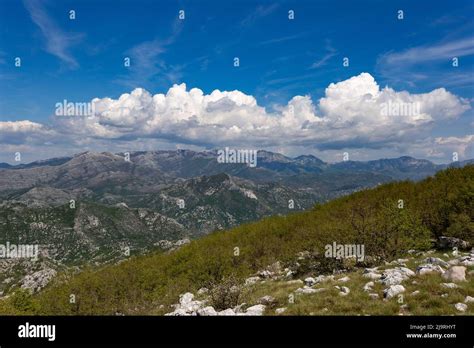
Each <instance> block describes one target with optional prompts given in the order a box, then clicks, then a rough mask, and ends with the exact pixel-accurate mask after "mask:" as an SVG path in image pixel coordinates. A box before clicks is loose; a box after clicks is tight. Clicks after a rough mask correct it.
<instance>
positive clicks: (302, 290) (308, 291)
mask: <svg viewBox="0 0 474 348" xmlns="http://www.w3.org/2000/svg"><path fill="white" fill-rule="evenodd" d="M324 290H326V289H325V288H319V289H312V288H299V289H297V290H296V291H295V293H297V294H305V295H308V294H316V293H318V292H321V291H324Z"/></svg>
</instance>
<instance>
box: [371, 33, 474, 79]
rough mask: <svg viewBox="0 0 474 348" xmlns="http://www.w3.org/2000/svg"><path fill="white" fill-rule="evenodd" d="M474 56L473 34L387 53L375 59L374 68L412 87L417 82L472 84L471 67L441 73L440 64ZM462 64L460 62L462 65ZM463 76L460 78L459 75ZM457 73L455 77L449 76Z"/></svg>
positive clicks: (385, 75) (383, 74)
mask: <svg viewBox="0 0 474 348" xmlns="http://www.w3.org/2000/svg"><path fill="white" fill-rule="evenodd" d="M472 55H474V36H468V37H463V38H458V39H453V40H449V41H448V40H444V41H442V42H438V43H435V44H430V45H422V46H416V47H412V48H409V49H406V50H403V51H399V52H387V53H384V54H382V55H380V56H379V57H378V59H377V62H376V70H377V71H378V72H380V74H381V75H382V76H383V77H384V78H386V79H387V80H388V81H389V82H391V83H399V82H403V83H407V84H408V85H410V86H415V85H416V84H417V83H418V82H424V83H427V84H429V81H428V80H430V79H432V84H433V85H434V84H439V83H441V81H442V82H443V84H446V83H445V82H447V81H449V85H450V86H451V87H454V86H461V87H462V86H466V85H472V83H473V82H474V75H473V74H472V70H469V69H468V70H467V71H460V70H461V69H462V68H456V69H457V70H454V68H453V70H452V71H447V72H446V71H444V72H441V69H440V68H441V67H442V66H444V65H445V64H451V61H452V59H453V58H454V57H456V58H458V59H460V60H461V58H462V57H467V56H472ZM461 67H462V64H461ZM460 73H461V74H462V75H464V77H462V78H459V77H460V76H459V74H460ZM452 76H456V78H455V79H454V78H452Z"/></svg>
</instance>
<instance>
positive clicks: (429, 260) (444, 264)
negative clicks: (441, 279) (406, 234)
mask: <svg viewBox="0 0 474 348" xmlns="http://www.w3.org/2000/svg"><path fill="white" fill-rule="evenodd" d="M425 262H426V263H432V264H433V265H440V266H442V267H448V266H449V264H448V263H447V262H446V261H444V260H441V259H440V258H438V257H428V258H426V259H425Z"/></svg>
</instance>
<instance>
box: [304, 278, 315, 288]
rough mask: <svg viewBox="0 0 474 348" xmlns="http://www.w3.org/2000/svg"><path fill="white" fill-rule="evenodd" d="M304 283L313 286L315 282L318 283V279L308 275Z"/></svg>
mask: <svg viewBox="0 0 474 348" xmlns="http://www.w3.org/2000/svg"><path fill="white" fill-rule="evenodd" d="M304 283H305V284H306V285H307V286H313V285H314V284H316V280H315V279H314V278H313V277H308V278H306V279H305V280H304Z"/></svg>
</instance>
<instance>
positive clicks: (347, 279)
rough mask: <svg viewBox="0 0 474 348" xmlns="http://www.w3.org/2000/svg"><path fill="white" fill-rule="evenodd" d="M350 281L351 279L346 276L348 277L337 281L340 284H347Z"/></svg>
mask: <svg viewBox="0 0 474 348" xmlns="http://www.w3.org/2000/svg"><path fill="white" fill-rule="evenodd" d="M349 280H351V278H349V277H347V276H346V277H342V278H340V279H338V280H337V281H338V282H341V283H346V282H348V281H349Z"/></svg>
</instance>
